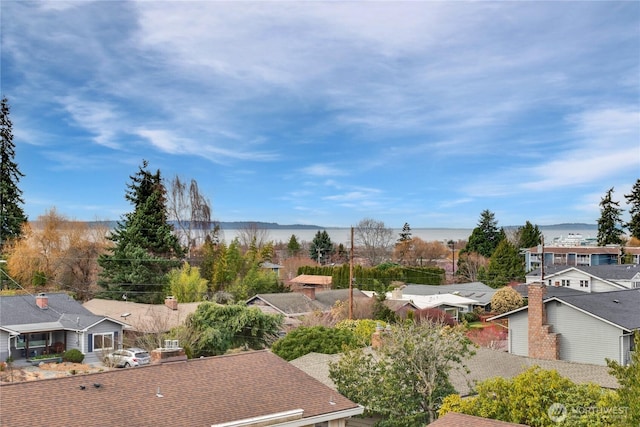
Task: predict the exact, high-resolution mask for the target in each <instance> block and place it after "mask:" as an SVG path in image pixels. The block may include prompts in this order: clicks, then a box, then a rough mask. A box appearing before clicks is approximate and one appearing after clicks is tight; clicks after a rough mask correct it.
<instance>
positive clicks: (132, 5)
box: [1, 0, 640, 228]
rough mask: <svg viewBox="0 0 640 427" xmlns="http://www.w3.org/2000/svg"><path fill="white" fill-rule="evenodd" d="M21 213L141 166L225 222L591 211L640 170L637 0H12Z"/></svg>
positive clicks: (113, 191) (11, 90) (583, 217)
mask: <svg viewBox="0 0 640 427" xmlns="http://www.w3.org/2000/svg"><path fill="white" fill-rule="evenodd" d="M1 8H2V10H1V12H2V14H1V15H2V16H1V19H2V21H1V27H2V30H1V31H2V45H1V55H2V58H1V59H2V76H1V79H2V80H1V83H2V94H3V95H4V96H7V97H8V98H9V102H10V105H11V119H12V121H13V126H14V142H15V144H16V152H17V154H16V161H17V162H18V164H19V167H20V169H21V171H22V172H23V173H25V175H26V176H25V177H24V178H23V179H22V180H21V181H20V187H21V189H22V190H23V192H24V199H25V206H24V207H25V211H26V212H27V214H28V215H29V217H30V218H31V219H35V218H36V217H37V216H39V215H42V214H43V213H44V212H45V211H47V210H49V209H51V208H53V207H56V209H57V210H58V211H59V213H61V214H63V215H66V216H67V217H69V218H73V219H78V220H95V219H118V218H120V216H121V215H122V214H123V213H125V212H128V211H130V210H131V209H132V208H131V206H130V205H129V204H128V203H127V202H126V200H125V199H124V194H125V190H126V185H127V183H128V182H129V176H130V175H132V174H134V173H135V172H136V171H137V169H138V166H139V165H140V164H141V162H142V160H143V159H146V160H148V161H149V164H150V167H151V168H152V169H154V170H155V169H160V170H161V172H162V174H163V176H164V177H165V178H168V179H170V178H172V177H174V176H175V175H179V176H180V177H182V178H183V179H186V180H190V179H195V180H196V181H197V182H198V184H199V187H200V190H201V191H202V193H204V195H205V196H206V197H208V198H209V199H210V201H211V204H212V208H213V216H214V218H215V219H217V220H220V221H244V220H248V221H268V222H278V223H280V224H294V223H300V224H318V225H322V226H327V227H331V226H344V227H348V226H351V225H356V224H357V223H358V222H359V221H360V220H361V219H363V218H373V219H375V220H378V221H383V222H384V223H385V225H387V226H389V227H402V224H404V223H405V222H408V223H409V224H410V225H411V227H412V228H422V227H436V228H437V227H463V228H472V227H474V226H475V225H476V223H477V221H478V219H479V216H480V213H481V211H482V210H484V209H489V210H491V211H493V212H494V213H495V215H496V219H497V220H498V222H499V225H520V224H524V222H525V221H527V220H528V221H531V222H532V223H534V224H539V225H549V224H557V223H564V222H585V223H595V222H596V220H597V219H598V217H599V214H600V211H599V206H598V204H599V202H600V200H601V198H602V197H603V196H604V194H605V192H606V191H607V190H608V189H609V188H611V187H614V188H615V193H614V198H615V199H617V200H619V201H621V207H622V208H624V209H625V218H626V215H627V214H626V209H627V208H628V205H626V201H625V200H624V197H623V194H628V193H629V192H630V190H631V187H632V185H633V183H634V182H635V181H636V179H638V177H640V2H637V1H611V2H597V1H595V2H591V1H589V2H579V1H572V2H560V1H556V2H550V1H546V2H507V1H501V2H453V1H451V2H427V1H424V2H382V1H377V2H367V1H363V2H339V1H334V2H322V1H314V2H299V1H298V2H278V1H268V2H216V1H193V2H190V1H176V2H170V1H141V2H130V1H96V2H91V1H86V0H83V1H76V2H64V1H46V2H28V1H7V0H3V1H2V3H1Z"/></svg>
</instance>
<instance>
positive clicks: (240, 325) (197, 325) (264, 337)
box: [169, 302, 283, 357]
mask: <svg viewBox="0 0 640 427" xmlns="http://www.w3.org/2000/svg"><path fill="white" fill-rule="evenodd" d="M282 321H283V318H282V316H281V315H274V314H265V313H262V312H261V311H260V309H258V308H257V307H247V306H245V305H239V304H235V305H218V304H215V303H212V302H203V303H200V305H198V308H197V309H196V311H195V312H193V313H191V314H190V315H189V316H187V319H186V321H185V325H184V326H182V327H178V328H175V329H173V330H172V331H171V332H170V334H169V335H170V336H171V337H172V338H175V339H179V340H180V342H181V345H183V346H184V347H185V349H186V348H188V349H189V351H190V352H191V354H192V355H193V357H200V356H215V355H219V354H224V353H225V352H227V351H228V350H229V349H233V348H238V347H243V348H250V349H254V350H255V349H261V348H265V347H268V346H269V345H270V344H271V343H272V342H273V340H274V339H275V337H276V336H277V333H278V331H279V329H280V327H281V326H282Z"/></svg>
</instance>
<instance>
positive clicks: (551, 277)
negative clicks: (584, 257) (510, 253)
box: [525, 264, 640, 292]
mask: <svg viewBox="0 0 640 427" xmlns="http://www.w3.org/2000/svg"><path fill="white" fill-rule="evenodd" d="M541 274H543V272H542V271H541V269H539V268H538V269H536V270H533V271H531V272H530V273H528V274H527V275H526V277H525V278H526V283H538V282H540V279H541ZM544 282H545V284H546V285H547V286H558V287H564V288H568V289H574V290H578V291H583V292H609V291H617V290H620V289H640V265H637V264H635V265H634V264H616V265H594V266H566V265H554V266H545V268H544Z"/></svg>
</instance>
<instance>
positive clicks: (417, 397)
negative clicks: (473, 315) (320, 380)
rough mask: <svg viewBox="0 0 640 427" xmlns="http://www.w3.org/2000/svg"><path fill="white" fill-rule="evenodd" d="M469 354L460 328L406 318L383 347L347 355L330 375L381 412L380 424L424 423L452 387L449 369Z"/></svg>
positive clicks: (346, 391)
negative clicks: (415, 321)
mask: <svg viewBox="0 0 640 427" xmlns="http://www.w3.org/2000/svg"><path fill="white" fill-rule="evenodd" d="M471 353H472V351H471V343H470V342H469V341H468V340H467V339H466V337H465V336H464V330H463V328H462V327H453V328H452V327H445V326H441V325H436V324H432V323H430V322H423V323H414V322H405V323H402V324H397V325H392V326H391V327H390V332H385V333H384V334H383V343H382V347H381V348H380V349H379V350H376V351H373V352H364V351H363V350H362V349H356V350H353V351H350V352H348V353H346V354H344V355H343V356H342V357H341V358H340V360H339V361H338V362H337V363H332V364H330V366H329V376H330V378H331V379H332V380H333V382H334V383H335V384H336V386H337V388H338V391H339V392H340V393H341V394H343V395H345V396H346V397H348V398H349V399H351V400H353V401H354V402H357V403H359V404H361V405H363V406H364V407H365V411H366V413H367V414H370V415H378V416H381V417H382V418H383V421H381V422H380V423H378V425H379V426H408V427H409V426H416V425H425V424H428V423H429V422H431V421H433V420H434V419H435V415H436V410H437V409H438V407H439V405H440V402H441V400H442V399H443V398H444V397H445V396H447V395H449V394H451V393H452V392H453V387H452V385H451V383H450V382H449V373H450V371H451V370H452V369H455V368H464V364H463V359H464V358H465V357H467V356H468V355H470V354H471Z"/></svg>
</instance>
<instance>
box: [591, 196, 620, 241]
mask: <svg viewBox="0 0 640 427" xmlns="http://www.w3.org/2000/svg"><path fill="white" fill-rule="evenodd" d="M612 196H613V187H611V188H610V189H609V190H608V191H607V193H606V194H605V195H604V197H603V198H602V199H601V200H600V218H598V237H597V239H598V246H605V245H612V244H613V245H620V244H622V243H624V241H623V238H622V236H623V235H624V231H623V230H622V219H621V215H622V209H620V208H619V206H620V202H616V201H614V200H613V199H612Z"/></svg>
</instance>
